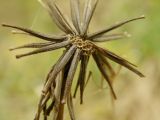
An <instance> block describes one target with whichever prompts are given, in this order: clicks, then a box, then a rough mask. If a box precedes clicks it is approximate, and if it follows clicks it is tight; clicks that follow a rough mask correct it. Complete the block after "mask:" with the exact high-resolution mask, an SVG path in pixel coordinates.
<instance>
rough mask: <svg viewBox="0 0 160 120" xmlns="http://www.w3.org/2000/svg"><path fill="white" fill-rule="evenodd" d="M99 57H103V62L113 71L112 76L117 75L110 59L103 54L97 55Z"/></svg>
mask: <svg viewBox="0 0 160 120" xmlns="http://www.w3.org/2000/svg"><path fill="white" fill-rule="evenodd" d="M97 56H98V57H99V59H101V60H102V61H103V63H104V64H105V65H106V66H107V68H108V69H109V72H110V73H111V75H112V76H115V75H116V73H115V71H114V70H113V68H112V66H111V65H110V64H109V62H108V60H107V59H106V58H105V57H104V56H103V55H102V54H98V55H97Z"/></svg>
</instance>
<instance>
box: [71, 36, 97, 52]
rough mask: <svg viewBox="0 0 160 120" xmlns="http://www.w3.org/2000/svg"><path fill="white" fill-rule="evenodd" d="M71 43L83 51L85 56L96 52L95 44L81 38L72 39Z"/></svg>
mask: <svg viewBox="0 0 160 120" xmlns="http://www.w3.org/2000/svg"><path fill="white" fill-rule="evenodd" d="M71 41H72V44H73V45H75V46H76V47H77V48H78V49H81V51H82V52H83V54H84V55H90V54H92V53H93V52H94V51H95V49H94V47H93V44H92V43H91V42H90V41H89V40H83V39H82V38H81V37H79V36H74V37H71Z"/></svg>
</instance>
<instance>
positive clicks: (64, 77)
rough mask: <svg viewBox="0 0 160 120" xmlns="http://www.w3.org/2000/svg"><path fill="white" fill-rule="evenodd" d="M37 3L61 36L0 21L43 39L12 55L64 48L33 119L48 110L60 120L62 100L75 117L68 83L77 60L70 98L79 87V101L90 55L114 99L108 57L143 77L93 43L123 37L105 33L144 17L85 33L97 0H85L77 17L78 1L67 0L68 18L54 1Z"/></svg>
mask: <svg viewBox="0 0 160 120" xmlns="http://www.w3.org/2000/svg"><path fill="white" fill-rule="evenodd" d="M40 2H41V3H42V5H43V6H44V7H45V8H46V9H47V11H48V12H49V14H50V16H51V18H52V19H53V21H54V22H55V23H56V25H57V26H58V27H59V29H61V30H62V31H63V32H64V33H65V34H64V35H61V36H57V35H46V34H43V33H40V32H36V31H33V30H30V29H27V28H23V27H17V26H13V25H8V24H2V26H3V27H9V28H13V29H16V30H20V31H22V32H23V33H26V34H27V35H31V36H34V37H37V38H40V39H42V40H44V42H42V43H30V44H26V45H22V46H18V47H15V48H12V49H10V50H11V51H12V50H17V49H22V48H34V49H35V50H33V51H31V52H28V53H24V54H20V55H17V56H16V58H22V57H25V56H30V55H35V54H38V53H43V52H48V51H53V50H56V49H60V48H64V51H63V54H62V56H61V57H60V58H59V59H58V61H57V62H56V63H55V64H54V65H53V67H52V68H51V70H50V72H49V73H48V75H47V78H46V81H45V83H44V87H43V90H42V94H41V97H40V101H39V104H38V110H37V113H36V116H35V120H39V119H40V115H41V113H42V112H43V116H44V120H47V118H48V116H49V115H50V113H51V112H53V114H54V117H53V120H63V113H64V105H65V103H67V106H68V111H69V114H70V117H71V120H75V119H76V117H75V114H74V108H73V100H72V98H73V97H72V92H71V87H72V82H73V79H74V75H75V72H76V69H77V66H78V64H79V63H80V72H79V76H78V80H77V84H76V88H75V93H74V97H76V93H77V90H78V88H80V103H81V104H82V103H83V94H84V88H85V87H86V84H87V83H88V79H89V78H90V76H91V72H90V73H89V76H88V79H86V78H87V77H86V75H87V65H88V62H89V58H90V56H93V59H94V61H95V63H96V64H97V68H98V69H99V71H100V73H101V74H102V76H103V77H104V79H105V80H106V82H107V83H108V85H109V87H110V90H111V93H112V95H113V97H114V98H115V99H116V94H115V92H114V89H113V86H112V80H111V79H112V77H113V76H115V74H116V73H115V72H114V69H113V68H112V66H111V64H110V63H109V61H108V60H111V61H114V62H116V63H118V64H119V65H121V66H124V67H126V68H127V69H129V70H131V71H132V72H134V73H135V74H137V75H139V76H140V77H144V75H143V74H142V73H141V72H139V71H138V70H137V69H136V66H135V65H134V64H132V63H131V62H129V61H127V60H125V59H124V58H121V57H120V56H118V55H116V54H115V53H113V52H111V51H109V50H107V49H104V48H101V47H99V46H97V45H96V43H97V42H107V41H112V40H118V39H121V38H125V37H127V35H126V33H125V32H124V33H115V34H108V32H110V31H112V30H114V29H116V28H119V27H121V26H123V25H125V24H127V23H129V22H132V21H135V20H139V19H144V18H145V17H144V16H141V17H137V18H133V19H129V20H125V21H123V22H120V23H117V24H115V25H113V26H110V27H108V28H105V29H102V30H100V31H98V32H95V33H89V34H88V28H89V23H90V21H91V19H92V16H93V14H94V11H95V9H96V6H97V3H98V0H86V2H85V7H84V10H83V15H82V16H80V15H81V12H82V11H80V0H70V7H71V17H72V18H71V21H69V20H68V19H67V18H66V16H65V15H64V13H62V11H61V10H60V8H59V6H58V5H57V4H56V2H55V0H40ZM45 41H46V42H45Z"/></svg>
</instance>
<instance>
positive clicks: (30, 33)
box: [2, 24, 66, 42]
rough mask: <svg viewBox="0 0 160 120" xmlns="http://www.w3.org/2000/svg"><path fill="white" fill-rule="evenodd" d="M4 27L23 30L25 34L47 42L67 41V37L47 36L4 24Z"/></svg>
mask: <svg viewBox="0 0 160 120" xmlns="http://www.w3.org/2000/svg"><path fill="white" fill-rule="evenodd" d="M2 26H3V27H9V28H14V29H17V30H21V31H23V32H26V33H28V34H29V35H31V36H34V37H38V38H40V39H43V40H46V41H51V42H60V41H63V40H65V39H66V36H54V35H46V34H43V33H40V32H36V31H33V30H30V29H27V28H23V27H19V26H14V25H8V24H2Z"/></svg>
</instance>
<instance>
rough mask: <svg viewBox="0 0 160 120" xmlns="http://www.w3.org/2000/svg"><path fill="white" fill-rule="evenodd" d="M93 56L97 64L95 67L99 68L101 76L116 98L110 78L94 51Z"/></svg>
mask: <svg viewBox="0 0 160 120" xmlns="http://www.w3.org/2000/svg"><path fill="white" fill-rule="evenodd" d="M93 58H94V60H95V62H96V64H97V67H98V68H99V70H100V72H101V74H102V75H103V77H104V78H105V80H106V81H107V83H108V85H109V87H110V90H111V92H112V95H113V97H114V98H115V99H116V98H117V97H116V94H115V92H114V89H113V87H112V82H111V80H110V78H109V77H108V75H107V73H106V72H105V68H104V66H103V64H102V63H101V61H100V60H99V58H98V56H97V55H96V54H95V53H94V54H93Z"/></svg>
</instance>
